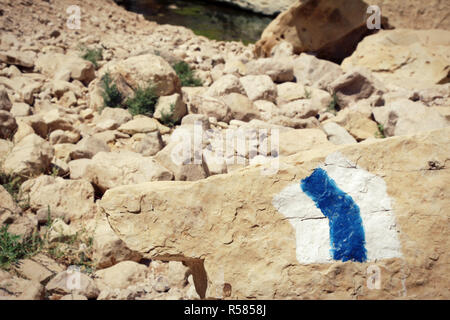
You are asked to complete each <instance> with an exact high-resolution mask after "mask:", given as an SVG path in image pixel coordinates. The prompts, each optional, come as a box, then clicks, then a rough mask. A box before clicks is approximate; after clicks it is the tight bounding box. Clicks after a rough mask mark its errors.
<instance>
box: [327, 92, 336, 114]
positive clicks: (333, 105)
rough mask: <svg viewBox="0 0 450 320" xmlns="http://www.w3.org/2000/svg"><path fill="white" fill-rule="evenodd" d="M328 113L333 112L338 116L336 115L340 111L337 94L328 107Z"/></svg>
mask: <svg viewBox="0 0 450 320" xmlns="http://www.w3.org/2000/svg"><path fill="white" fill-rule="evenodd" d="M327 111H328V112H331V113H332V114H334V115H336V113H337V112H338V111H339V106H338V104H337V98H336V94H333V100H331V102H330V104H329V105H328V108H327Z"/></svg>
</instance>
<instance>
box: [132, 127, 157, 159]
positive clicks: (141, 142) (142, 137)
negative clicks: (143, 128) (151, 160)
mask: <svg viewBox="0 0 450 320" xmlns="http://www.w3.org/2000/svg"><path fill="white" fill-rule="evenodd" d="M162 148H164V142H163V140H162V138H161V134H160V133H159V132H158V131H154V132H150V133H136V134H135V135H133V137H132V138H131V139H130V150H131V151H134V152H137V153H140V154H142V155H143V156H144V157H151V156H154V155H155V154H157V153H158V152H159V151H160V150H161V149H162Z"/></svg>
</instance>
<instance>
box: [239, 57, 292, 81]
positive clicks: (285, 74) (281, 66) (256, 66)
mask: <svg viewBox="0 0 450 320" xmlns="http://www.w3.org/2000/svg"><path fill="white" fill-rule="evenodd" d="M245 73H246V75H268V76H269V77H270V78H271V79H272V80H273V81H274V82H286V81H292V80H293V79H294V69H293V64H292V60H291V59H288V58H282V59H279V58H262V59H256V60H251V61H250V62H248V63H247V64H246V72H245Z"/></svg>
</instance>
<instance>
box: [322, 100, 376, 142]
mask: <svg viewBox="0 0 450 320" xmlns="http://www.w3.org/2000/svg"><path fill="white" fill-rule="evenodd" d="M377 109H378V107H377V108H374V109H373V110H377ZM328 122H335V123H337V124H338V125H340V126H342V127H344V128H345V129H346V130H347V131H348V132H349V133H350V134H351V135H352V136H353V137H354V138H355V139H356V140H357V141H362V140H366V139H369V138H374V137H377V135H378V131H379V130H378V124H377V123H376V122H375V121H373V120H372V108H371V107H370V106H369V105H368V104H367V103H365V102H361V103H360V104H356V105H354V106H353V107H350V108H346V109H344V110H341V111H339V113H338V114H337V116H336V117H334V118H332V119H330V120H327V121H325V122H324V124H326V123H328Z"/></svg>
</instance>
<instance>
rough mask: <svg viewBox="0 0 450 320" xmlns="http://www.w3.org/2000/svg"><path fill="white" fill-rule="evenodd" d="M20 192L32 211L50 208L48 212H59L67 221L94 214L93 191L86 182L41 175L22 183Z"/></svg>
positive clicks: (85, 217)
mask: <svg viewBox="0 0 450 320" xmlns="http://www.w3.org/2000/svg"><path fill="white" fill-rule="evenodd" d="M21 191H22V192H23V194H26V195H27V196H28V197H29V204H30V207H31V209H32V210H34V211H38V210H39V209H41V208H43V209H48V208H50V212H52V211H56V212H60V213H61V214H62V215H64V217H65V219H68V220H69V221H74V220H79V219H87V218H89V217H92V216H93V214H94V210H95V209H94V189H93V188H92V186H91V184H90V183H89V182H87V181H83V180H65V179H63V178H60V177H58V178H54V177H51V176H44V175H43V176H40V177H38V178H35V179H31V180H28V181H26V182H24V183H23V184H22V186H21Z"/></svg>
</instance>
